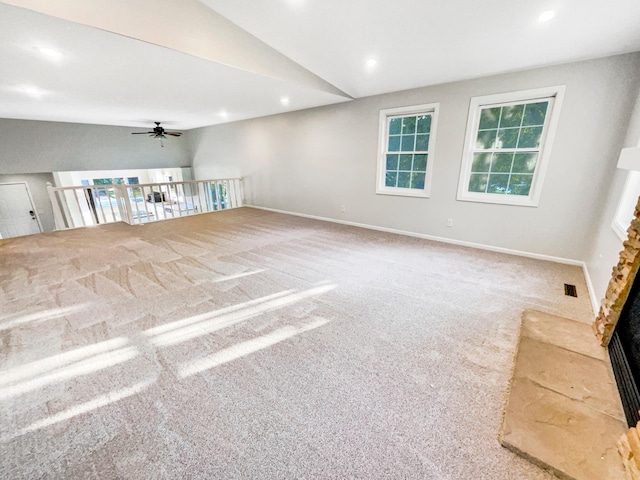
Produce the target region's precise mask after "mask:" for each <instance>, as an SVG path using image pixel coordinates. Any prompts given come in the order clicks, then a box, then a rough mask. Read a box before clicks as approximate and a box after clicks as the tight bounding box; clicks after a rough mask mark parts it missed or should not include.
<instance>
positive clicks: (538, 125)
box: [458, 86, 565, 207]
mask: <svg viewBox="0 0 640 480" xmlns="http://www.w3.org/2000/svg"><path fill="white" fill-rule="evenodd" d="M564 90H565V87H564V86H556V87H548V88H540V89H535V90H526V91H521V92H512V93H503V94H498V95H487V96H482V97H473V98H472V99H471V103H470V106H469V118H468V121H467V136H466V140H465V145H464V151H463V152H464V153H463V158H462V165H461V170H460V180H459V184H458V200H465V201H472V202H485V203H502V204H508V205H523V206H530V207H535V206H537V205H538V201H539V199H540V193H541V191H542V183H543V181H544V176H545V172H546V169H547V164H548V161H549V155H550V152H551V143H552V142H553V137H554V135H555V130H556V127H557V124H558V118H559V113H560V105H561V103H562V97H563V96H564Z"/></svg>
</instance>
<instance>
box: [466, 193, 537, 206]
mask: <svg viewBox="0 0 640 480" xmlns="http://www.w3.org/2000/svg"><path fill="white" fill-rule="evenodd" d="M457 199H458V200H460V201H462V202H477V203H493V204H499V205H515V206H518V207H537V206H538V200H537V199H534V198H531V197H524V196H522V197H521V196H516V195H506V194H491V193H480V194H477V195H474V194H472V193H468V192H465V193H462V194H459V195H458V197H457Z"/></svg>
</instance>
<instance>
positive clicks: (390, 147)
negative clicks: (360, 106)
mask: <svg viewBox="0 0 640 480" xmlns="http://www.w3.org/2000/svg"><path fill="white" fill-rule="evenodd" d="M431 121H432V118H431V114H426V113H421V114H413V115H402V116H395V117H389V119H388V123H387V137H388V141H387V148H386V151H385V155H386V167H385V187H391V188H409V189H423V188H424V185H425V178H426V170H427V159H428V153H429V141H430V135H431Z"/></svg>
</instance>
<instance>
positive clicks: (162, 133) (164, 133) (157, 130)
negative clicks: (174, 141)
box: [131, 122, 182, 147]
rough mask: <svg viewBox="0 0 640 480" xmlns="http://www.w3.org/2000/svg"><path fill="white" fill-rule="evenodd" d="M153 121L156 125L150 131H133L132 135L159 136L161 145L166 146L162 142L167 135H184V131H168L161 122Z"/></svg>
mask: <svg viewBox="0 0 640 480" xmlns="http://www.w3.org/2000/svg"><path fill="white" fill-rule="evenodd" d="M153 123H155V124H156V126H155V127H154V128H153V130H151V131H150V132H132V133H131V135H149V136H150V137H153V138H159V139H160V145H162V146H163V147H164V144H163V143H162V139H163V138H167V135H169V136H171V137H179V136H180V135H182V132H168V131H167V130H165V129H164V128H163V127H161V126H160V123H161V122H153Z"/></svg>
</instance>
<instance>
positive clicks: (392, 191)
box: [376, 188, 429, 198]
mask: <svg viewBox="0 0 640 480" xmlns="http://www.w3.org/2000/svg"><path fill="white" fill-rule="evenodd" d="M376 194H377V195H395V196H398V197H418V198H429V192H427V191H426V190H419V189H417V188H377V189H376Z"/></svg>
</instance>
